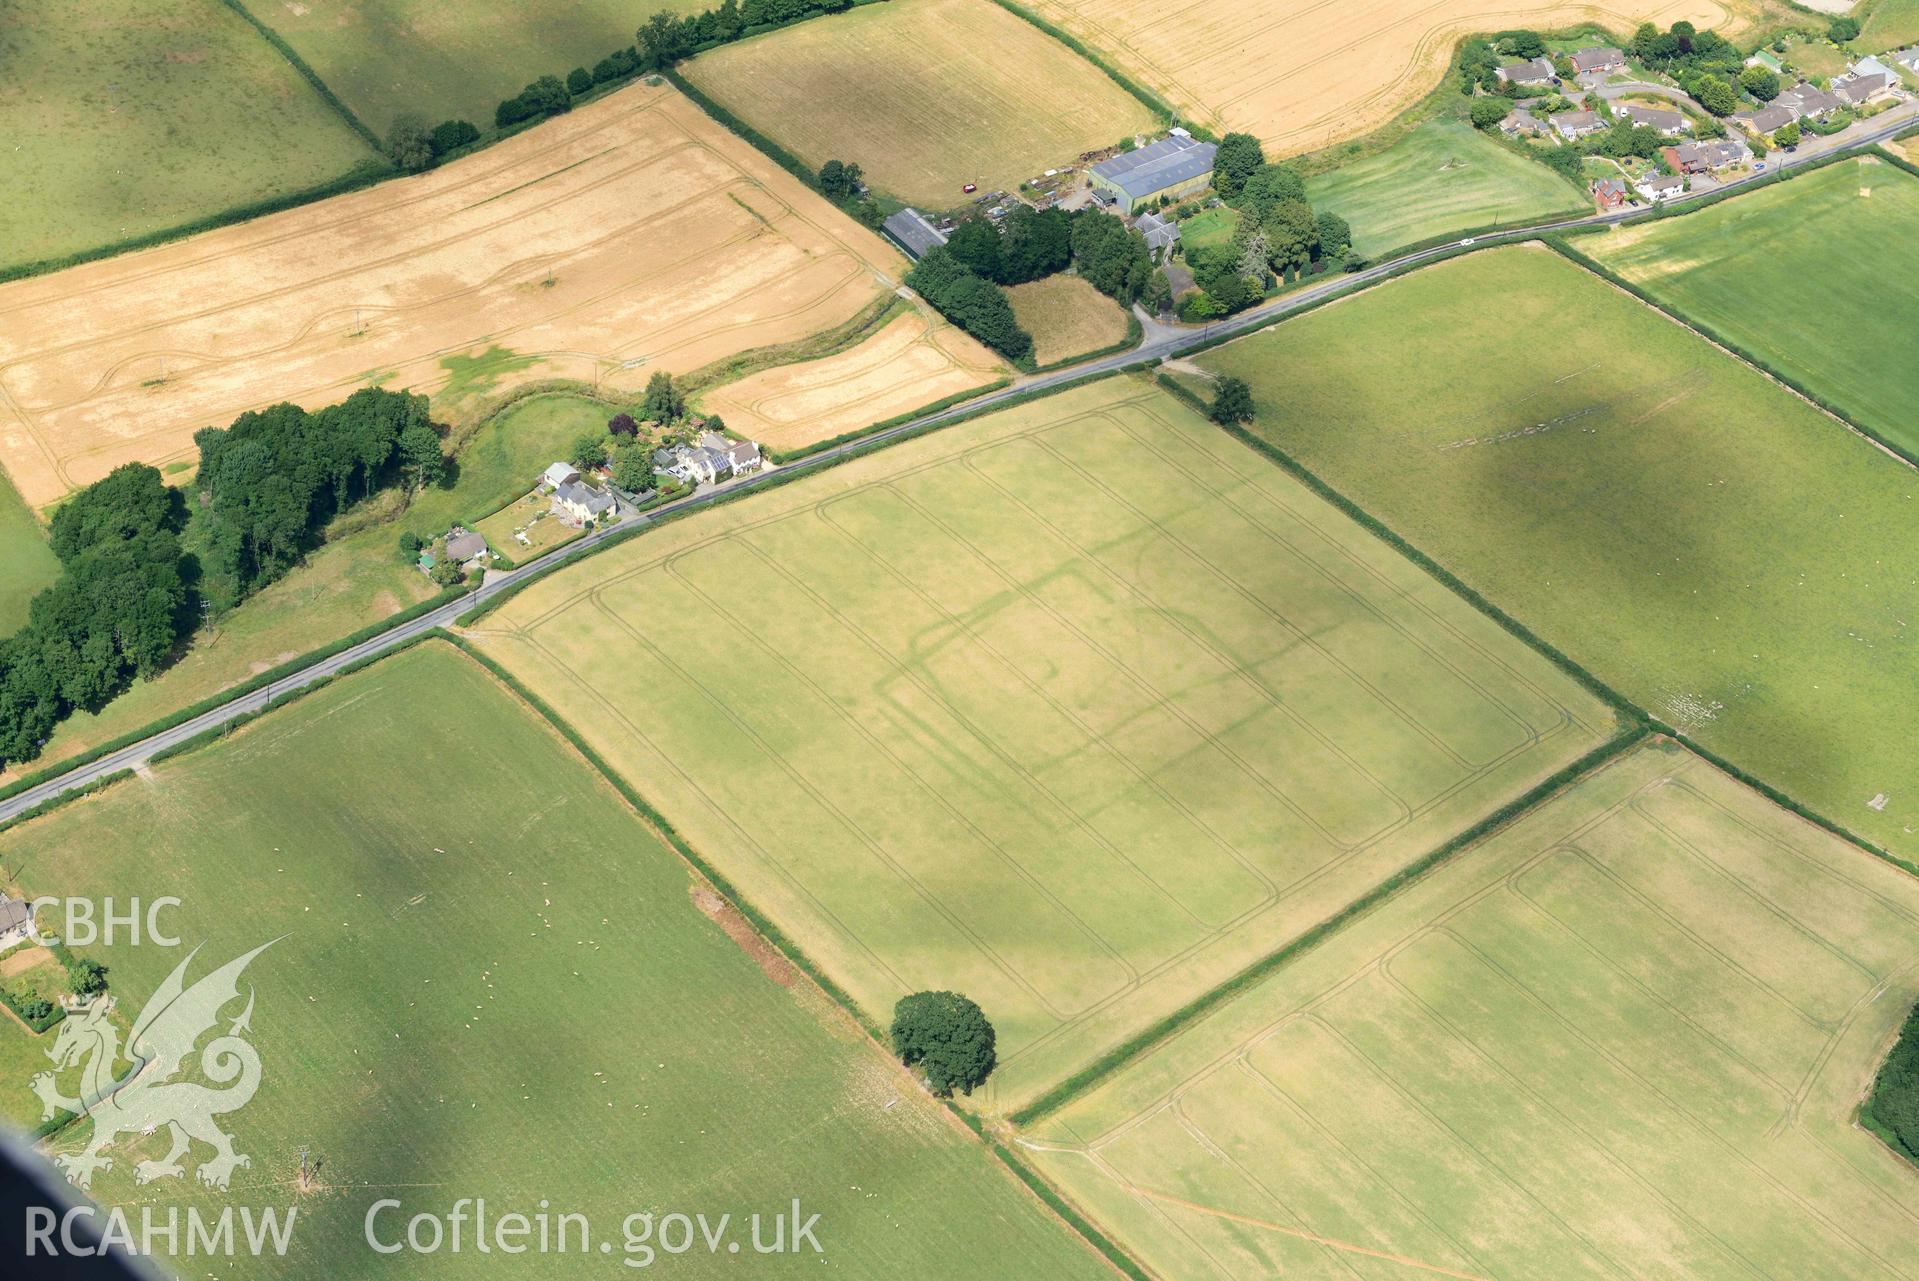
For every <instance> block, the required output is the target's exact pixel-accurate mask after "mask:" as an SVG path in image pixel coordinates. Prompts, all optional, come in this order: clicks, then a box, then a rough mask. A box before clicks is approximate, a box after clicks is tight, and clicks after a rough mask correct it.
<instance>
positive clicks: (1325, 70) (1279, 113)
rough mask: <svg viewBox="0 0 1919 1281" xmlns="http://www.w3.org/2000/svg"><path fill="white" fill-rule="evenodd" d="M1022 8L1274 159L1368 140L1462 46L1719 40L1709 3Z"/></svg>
mask: <svg viewBox="0 0 1919 1281" xmlns="http://www.w3.org/2000/svg"><path fill="white" fill-rule="evenodd" d="M1026 2H1027V3H1029V4H1030V7H1031V8H1032V9H1033V11H1034V12H1036V13H1038V14H1039V15H1040V16H1041V17H1043V18H1045V19H1047V20H1048V21H1050V22H1052V23H1054V24H1056V25H1058V26H1059V27H1061V28H1062V29H1064V30H1066V31H1068V32H1070V33H1071V34H1072V35H1073V36H1075V37H1076V38H1078V39H1080V40H1082V41H1084V42H1085V43H1086V44H1087V45H1088V46H1089V47H1091V48H1093V49H1096V50H1098V51H1099V53H1100V54H1101V55H1102V56H1103V57H1105V58H1106V59H1108V60H1109V61H1111V62H1112V63H1114V64H1115V65H1116V66H1118V67H1119V68H1120V69H1121V70H1122V71H1125V72H1126V73H1128V74H1129V75H1131V76H1133V77H1135V78H1136V79H1138V80H1139V81H1140V82H1142V83H1143V84H1145V85H1147V86H1148V87H1150V88H1152V89H1153V90H1155V91H1157V92H1158V93H1160V94H1161V95H1162V96H1164V97H1165V98H1166V99H1167V100H1168V101H1169V102H1171V103H1172V104H1173V105H1174V106H1176V107H1178V108H1179V109H1180V110H1182V111H1184V112H1186V113H1187V114H1188V115H1190V116H1191V117H1192V118H1193V119H1195V120H1197V121H1199V122H1201V123H1202V124H1205V125H1208V126H1210V127H1212V128H1214V129H1218V130H1227V129H1237V130H1242V131H1244V132H1246V133H1250V134H1253V135H1255V136H1256V137H1258V138H1259V139H1260V140H1261V141H1262V142H1264V143H1266V145H1267V146H1268V147H1269V148H1273V149H1276V150H1278V151H1279V152H1283V153H1294V152H1301V151H1312V150H1315V149H1317V148H1320V147H1324V146H1327V145H1329V144H1332V143H1335V142H1340V141H1343V140H1344V139H1347V138H1356V137H1359V136H1360V135H1361V134H1365V133H1369V132H1371V131H1372V130H1373V129H1376V128H1377V127H1379V126H1380V125H1382V124H1384V123H1385V122H1386V121H1388V120H1390V119H1392V118H1393V117H1394V116H1396V115H1398V114H1399V113H1400V112H1401V111H1404V110H1405V109H1406V108H1407V107H1410V106H1411V105H1413V104H1414V103H1415V102H1417V101H1418V100H1419V99H1420V98H1422V97H1424V96H1425V95H1426V94H1427V93H1428V92H1430V91H1431V90H1432V88H1433V86H1434V85H1436V84H1438V83H1439V79H1440V77H1441V76H1442V75H1444V74H1445V71H1446V67H1447V66H1448V64H1449V63H1450V61H1451V59H1452V56H1453V50H1454V47H1455V46H1456V45H1457V44H1458V43H1459V41H1460V39H1461V37H1463V36H1466V35H1469V34H1471V33H1473V32H1476V31H1488V30H1492V29H1496V28H1506V27H1536V28H1541V29H1546V28H1555V27H1567V26H1572V25H1575V24H1577V23H1581V22H1599V23H1601V24H1603V25H1605V26H1607V27H1609V28H1612V29H1615V30H1619V31H1630V30H1631V29H1632V28H1633V27H1634V26H1636V25H1638V23H1640V22H1641V21H1647V20H1649V21H1653V22H1657V23H1659V25H1660V26H1662V27H1663V26H1665V25H1667V24H1668V23H1671V22H1675V21H1677V20H1679V19H1681V18H1685V19H1689V20H1691V21H1692V22H1694V23H1696V24H1697V25H1698V26H1699V27H1701V28H1702V29H1703V28H1706V27H1713V26H1717V27H1718V28H1719V30H1720V31H1721V32H1722V33H1727V32H1729V31H1730V30H1731V29H1732V28H1730V27H1729V25H1728V23H1727V21H1726V20H1727V17H1728V15H1729V12H1730V10H1729V9H1728V8H1727V7H1726V5H1724V4H1722V3H1720V0H1626V3H1624V4H1623V5H1621V6H1619V7H1617V8H1610V7H1607V6H1605V5H1602V4H1599V3H1596V2H1592V3H1582V2H1581V0H1520V2H1519V3H1513V4H1491V3H1487V0H1442V2H1441V3H1439V4H1436V5H1414V4H1408V3H1407V2H1406V0H1357V2H1356V3H1353V4H1347V5H1341V6H1339V7H1338V8H1337V9H1336V10H1329V9H1328V7H1327V6H1325V5H1317V4H1304V5H1302V4H1271V3H1267V0H1223V2H1221V3H1209V4H1206V5H1203V6H1201V5H1196V4H1194V3H1193V2H1192V0H1026Z"/></svg>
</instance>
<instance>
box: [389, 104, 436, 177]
mask: <svg viewBox="0 0 1919 1281" xmlns="http://www.w3.org/2000/svg"><path fill="white" fill-rule="evenodd" d="M386 155H387V159H388V160H391V161H392V162H393V163H394V164H395V165H397V166H399V167H400V168H401V169H404V170H406V171H407V172H408V173H416V172H418V171H419V170H421V169H424V168H426V167H427V166H428V165H430V164H432V163H433V135H432V134H430V133H428V132H427V128H426V121H424V120H422V119H420V118H419V117H418V116H400V117H398V118H396V119H395V120H394V121H393V127H392V128H390V129H388V130H387V131H386Z"/></svg>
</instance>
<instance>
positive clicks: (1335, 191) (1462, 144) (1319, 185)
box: [1306, 120, 1586, 258]
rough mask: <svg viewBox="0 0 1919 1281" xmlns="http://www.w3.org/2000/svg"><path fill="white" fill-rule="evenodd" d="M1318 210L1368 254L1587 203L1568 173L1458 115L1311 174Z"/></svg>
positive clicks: (1308, 186)
mask: <svg viewBox="0 0 1919 1281" xmlns="http://www.w3.org/2000/svg"><path fill="white" fill-rule="evenodd" d="M1306 194H1307V195H1308V197H1309V198H1310V199H1311V200H1312V202H1313V207H1314V208H1315V209H1325V210H1330V211H1331V212H1333V213H1336V214H1338V215H1339V216H1340V217H1342V218H1344V219H1345V220H1346V221H1347V222H1349V223H1351V224H1352V228H1353V244H1354V245H1356V246H1357V247H1358V249H1359V252H1361V253H1363V254H1365V255H1366V256H1367V257H1369V258H1377V257H1382V256H1384V255H1385V254H1387V253H1389V252H1390V251H1392V250H1394V249H1398V248H1400V247H1402V246H1405V245H1411V244H1416V243H1418V242H1420V241H1423V240H1430V239H1432V238H1434V237H1437V236H1448V235H1451V234H1453V233H1454V232H1459V231H1468V230H1472V229H1474V228H1478V227H1485V226H1489V225H1491V224H1493V223H1515V222H1537V221H1539V220H1540V219H1542V218H1546V217H1549V216H1551V215H1552V214H1555V213H1560V212H1566V211H1577V210H1580V209H1583V208H1585V207H1586V206H1585V202H1583V201H1581V200H1580V199H1579V193H1578V192H1576V191H1574V190H1573V189H1572V187H1571V185H1570V184H1568V183H1567V182H1566V180H1565V179H1563V178H1561V177H1559V176H1558V175H1557V174H1555V173H1553V171H1552V170H1550V169H1548V168H1546V166H1544V165H1542V164H1537V163H1535V162H1533V161H1530V160H1527V159H1526V158H1525V157H1524V156H1518V155H1514V154H1513V153H1512V152H1511V151H1508V150H1507V149H1506V148H1505V147H1503V146H1501V145H1500V144H1499V143H1497V142H1494V141H1493V140H1492V139H1490V138H1488V137H1486V136H1485V135H1484V134H1482V133H1480V132H1479V131H1478V130H1477V129H1474V128H1473V127H1472V126H1471V125H1468V124H1465V123H1463V122H1461V121H1458V120H1432V121H1428V122H1427V123H1425V124H1423V125H1421V126H1419V127H1418V128H1417V129H1415V130H1413V131H1412V132H1411V133H1409V134H1407V135H1406V136H1405V137H1404V138H1403V139H1401V140H1400V141H1399V142H1396V143H1394V144H1393V145H1392V146H1391V147H1389V148H1387V149H1386V150H1385V151H1382V152H1380V153H1379V154H1378V155H1374V156H1368V157H1366V158H1365V159H1363V160H1356V161H1354V162H1353V163H1351V164H1349V165H1343V166H1341V167H1340V168H1338V169H1334V170H1332V171H1331V172H1328V173H1323V174H1319V175H1317V176H1315V177H1312V178H1309V179H1307V180H1306Z"/></svg>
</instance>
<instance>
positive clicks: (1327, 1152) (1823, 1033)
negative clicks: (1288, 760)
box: [1025, 741, 1919, 1281]
mask: <svg viewBox="0 0 1919 1281" xmlns="http://www.w3.org/2000/svg"><path fill="white" fill-rule="evenodd" d="M1915 995H1919V883H1915V882H1914V880H1913V879H1912V878H1911V877H1909V876H1907V875H1904V874H1903V873H1900V872H1899V871H1897V870H1895V869H1893V868H1891V867H1888V866H1887V865H1886V864H1884V863H1882V862H1880V861H1878V860H1876V859H1874V858H1872V857H1871V856H1870V855H1868V854H1866V853H1864V852H1863V851H1861V850H1859V849H1858V848H1856V847H1854V846H1851V845H1848V844H1846V843H1844V842H1842V841H1839V840H1837V839H1835V838H1833V837H1831V836H1828V835H1827V834H1826V833H1824V832H1822V831H1820V830H1819V829H1817V828H1815V827H1813V826H1812V825H1811V824H1809V823H1806V822H1804V821H1802V820H1799V819H1797V818H1794V817H1793V816H1792V815H1790V814H1787V813H1786V812H1784V811H1782V810H1780V809H1777V808H1775V807H1774V806H1772V805H1770V804H1768V803H1767V802H1766V801H1765V800H1764V799H1763V798H1761V797H1760V796H1758V795H1757V794H1755V793H1753V792H1751V791H1749V790H1747V789H1745V788H1743V787H1741V786H1739V785H1738V784H1737V783H1735V782H1734V781H1733V780H1731V779H1730V778H1728V777H1726V776H1725V775H1723V774H1721V773H1719V772H1718V771H1716V770H1714V769H1712V768H1711V767H1710V766H1708V765H1706V764H1705V763H1704V762H1703V761H1700V760H1699V759H1698V758H1696V757H1694V756H1692V755H1691V754H1690V753H1687V752H1684V751H1683V750H1681V749H1679V748H1678V747H1677V746H1676V745H1674V744H1672V743H1670V742H1663V741H1661V742H1654V743H1652V744H1649V745H1648V746H1645V747H1642V748H1640V749H1639V750H1637V751H1635V752H1633V753H1632V754H1630V755H1628V756H1626V757H1624V758H1621V759H1619V760H1616V761H1614V762H1612V763H1611V764H1610V765H1608V766H1607V767H1605V768H1604V769H1602V770H1600V771H1598V772H1596V773H1594V774H1592V775H1589V776H1588V777H1586V778H1585V779H1584V780H1582V781H1581V782H1580V783H1579V784H1578V785H1577V786H1576V787H1574V788H1572V789H1571V790H1569V791H1566V792H1563V793H1561V794H1560V795H1559V796H1558V797H1556V798H1555V799H1554V800H1553V801H1551V802H1550V803H1548V804H1546V805H1545V806H1543V807H1541V808H1539V809H1537V810H1535V811H1533V812H1532V813H1531V814H1529V815H1527V816H1526V817H1525V818H1524V819H1522V820H1520V821H1519V822H1517V823H1515V824H1514V825H1512V826H1510V827H1508V828H1506V829H1504V830H1503V831H1501V832H1500V833H1499V834H1498V835H1496V836H1494V837H1493V838H1492V839H1490V840H1488V841H1486V842H1485V843H1483V844H1481V845H1479V846H1476V847H1474V848H1472V849H1470V850H1469V851H1467V852H1466V853H1464V854H1462V855H1460V856H1459V857H1458V858H1456V859H1455V860H1454V861H1453V862H1452V863H1450V864H1448V865H1447V866H1445V867H1443V868H1442V869H1440V870H1439V871H1438V872H1436V873H1434V874H1433V875H1431V876H1429V877H1427V878H1426V879H1425V880H1423V881H1421V882H1419V883H1418V884H1416V885H1414V886H1413V887H1411V888H1409V889H1408V890H1406V891H1405V892H1404V893H1403V894H1401V895H1399V896H1398V897H1396V898H1394V899H1393V900H1391V901H1389V902H1388V903H1386V904H1385V905H1383V906H1382V907H1380V908H1378V909H1377V910H1375V911H1373V912H1371V913H1369V914H1368V915H1366V916H1365V917H1363V918H1361V919H1360V920H1358V921H1355V922H1353V923H1351V924H1349V925H1347V926H1346V927H1345V928H1343V929H1341V930H1340V931H1338V932H1337V933H1336V934H1334V935H1333V936H1332V937H1331V938H1329V939H1327V940H1326V941H1325V942H1324V943H1323V944H1321V945H1320V946H1319V947H1318V948H1316V949H1315V950H1314V951H1313V952H1311V953H1309V954H1307V955H1305V956H1302V957H1300V958H1299V959H1298V960H1296V961H1294V962H1293V963H1291V964H1289V965H1287V966H1286V967H1284V968H1282V969H1280V970H1279V971H1277V972H1276V973H1275V974H1273V975H1272V976H1271V977H1270V978H1268V979H1267V980H1265V981H1264V982H1262V983H1261V984H1260V985H1258V986H1257V987H1255V988H1253V989H1251V990H1249V991H1248V992H1246V993H1245V994H1244V995H1242V996H1239V997H1237V998H1236V999H1234V1000H1233V1001H1231V1002H1230V1003H1228V1004H1226V1005H1223V1006H1221V1007H1219V1008H1218V1009H1217V1010H1215V1011H1213V1012H1212V1013H1211V1014H1209V1015H1208V1016H1207V1017H1206V1018H1204V1019H1203V1020H1201V1021H1200V1022H1198V1023H1196V1024H1194V1025H1192V1026H1190V1027H1188V1028H1186V1029H1184V1030H1183V1031H1182V1032H1181V1033H1180V1034H1179V1035H1178V1036H1176V1037H1175V1038H1173V1039H1171V1040H1170V1041H1167V1042H1164V1043H1162V1044H1161V1045H1160V1046H1158V1047H1156V1048H1155V1049H1153V1050H1152V1051H1151V1052H1149V1053H1147V1054H1146V1055H1144V1056H1142V1057H1140V1058H1138V1059H1136V1060H1134V1061H1133V1062H1131V1063H1129V1064H1128V1065H1127V1066H1126V1067H1125V1068H1124V1069H1123V1070H1122V1071H1121V1073H1120V1074H1119V1075H1118V1076H1116V1077H1114V1078H1112V1079H1110V1080H1109V1081H1107V1082H1106V1083H1105V1084H1104V1085H1102V1086H1101V1087H1100V1088H1098V1089H1097V1090H1095V1091H1094V1092H1093V1093H1091V1094H1089V1095H1087V1096H1085V1097H1083V1098H1082V1099H1080V1100H1078V1101H1076V1102H1074V1103H1072V1104H1070V1105H1069V1106H1068V1107H1067V1108H1066V1109H1064V1110H1063V1111H1062V1112H1060V1113H1059V1114H1057V1115H1056V1116H1054V1117H1052V1118H1050V1119H1048V1120H1047V1121H1046V1122H1045V1123H1043V1124H1042V1125H1040V1126H1038V1127H1037V1128H1036V1129H1035V1131H1034V1132H1033V1135H1032V1137H1031V1138H1030V1139H1029V1140H1027V1141H1026V1142H1025V1146H1026V1148H1027V1149H1028V1151H1027V1155H1028V1157H1029V1159H1031V1160H1033V1161H1035V1162H1036V1163H1038V1165H1039V1166H1040V1168H1041V1169H1042V1171H1044V1172H1045V1173H1046V1174H1047V1175H1049V1176H1050V1177H1051V1178H1052V1179H1054V1180H1055V1181H1056V1182H1057V1183H1058V1184H1059V1185H1061V1187H1062V1188H1063V1189H1064V1190H1065V1191H1066V1193H1067V1194H1068V1195H1069V1196H1071V1197H1072V1198H1073V1199H1074V1200H1075V1201H1077V1202H1078V1204H1080V1205H1081V1206H1082V1207H1084V1208H1086V1209H1087V1210H1089V1211H1090V1212H1091V1213H1092V1215H1093V1216H1094V1217H1095V1219H1096V1221H1098V1222H1099V1223H1100V1224H1101V1225H1102V1226H1103V1227H1105V1228H1106V1229H1108V1230H1109V1231H1111V1232H1112V1233H1114V1235H1115V1236H1116V1237H1117V1238H1118V1239H1119V1241H1120V1242H1121V1243H1122V1244H1123V1245H1125V1246H1127V1247H1128V1248H1129V1249H1131V1250H1132V1251H1133V1252H1135V1254H1136V1256H1137V1257H1139V1258H1141V1259H1142V1260H1143V1261H1144V1262H1145V1263H1146V1264H1147V1266H1148V1267H1149V1268H1152V1269H1153V1270H1154V1271H1155V1272H1156V1273H1157V1274H1158V1275H1161V1276H1164V1277H1166V1278H1168V1279H1169V1281H1200V1279H1201V1278H1206V1279H1208V1281H1217V1279H1220V1278H1229V1277H1230V1278H1246V1279H1247V1281H1252V1278H1263V1277H1272V1276H1285V1277H1289V1278H1292V1277H1297V1278H1320V1277H1324V1278H1336V1277H1345V1278H1355V1277H1360V1278H1369V1279H1371V1278H1377V1279H1378V1281H1387V1279H1388V1278H1413V1277H1431V1276H1443V1277H1452V1278H1458V1279H1460V1281H1492V1279H1493V1278H1497V1281H1569V1279H1572V1278H1601V1277H1624V1276H1635V1277H1655V1276H1656V1277H1674V1278H1679V1277H1684V1278H1689V1279H1692V1281H1717V1279H1720V1278H1724V1279H1725V1281H1732V1279H1733V1278H1747V1277H1754V1276H1779V1277H1788V1276H1790V1277H1819V1278H1821V1279H1822V1281H1868V1279H1870V1281H1883V1279H1884V1278H1891V1277H1901V1276H1906V1275H1908V1274H1909V1265H1910V1262H1911V1244H1912V1238H1913V1231H1914V1225H1915V1223H1919V1180H1915V1178H1914V1177H1913V1171H1912V1169H1911V1168H1910V1167H1909V1166H1906V1165H1905V1164H1904V1163H1903V1162H1902V1161H1901V1159H1900V1158H1899V1157H1897V1156H1895V1155H1894V1154H1893V1153H1892V1151H1891V1150H1890V1149H1888V1148H1886V1147H1885V1146H1884V1145H1883V1144H1881V1143H1880V1142H1879V1141H1878V1140H1877V1139H1876V1138H1874V1137H1873V1136H1872V1135H1870V1134H1868V1133H1867V1132H1866V1131H1864V1130H1862V1129H1860V1128H1859V1127H1858V1126H1857V1125H1855V1124H1853V1120H1852V1116H1853V1111H1854V1109H1855V1108H1856V1107H1857V1105H1858V1102H1859V1100H1860V1098H1861V1097H1862V1095H1863V1094H1864V1092H1865V1090H1866V1088H1867V1087H1868V1086H1869V1084H1870V1082H1871V1079H1872V1073H1873V1071H1874V1069H1875V1068H1876V1067H1877V1066H1878V1062H1879V1060H1880V1058H1881V1057H1882V1056H1883V1054H1884V1053H1885V1050H1886V1047H1887V1046H1888V1044H1889V1043H1890V1041H1891V1038H1892V1037H1893V1035H1894V1033H1895V1032H1896V1031H1897V1028H1898V1024H1899V1022H1900V1021H1901V1020H1902V1019H1903V1018H1904V1016H1905V1012H1906V1010H1907V1009H1908V1008H1909V1007H1910V1005H1911V1003H1912V1001H1913V998H1914V996H1915Z"/></svg>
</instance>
